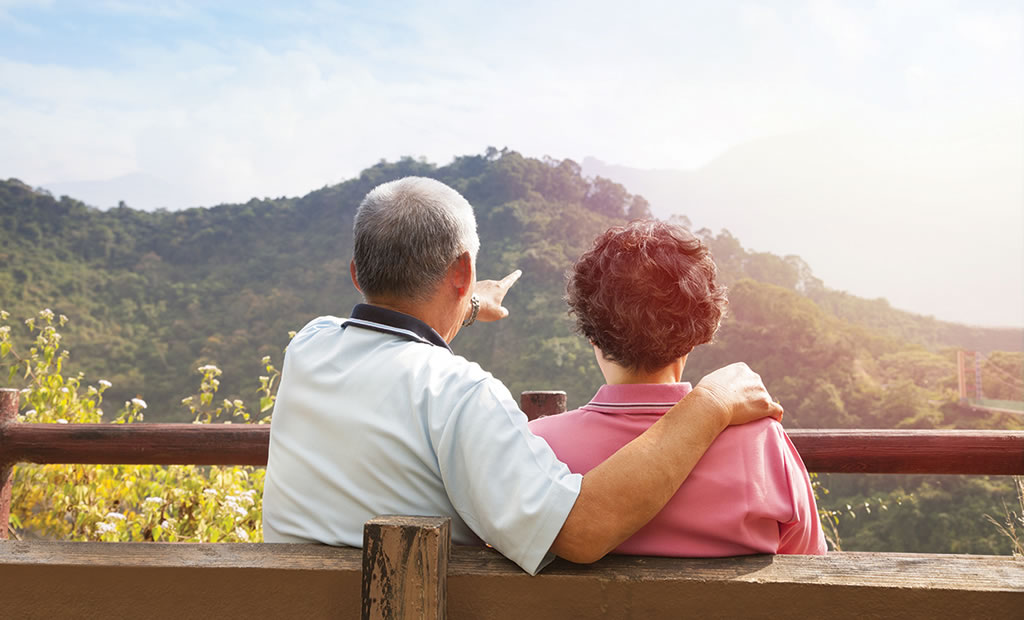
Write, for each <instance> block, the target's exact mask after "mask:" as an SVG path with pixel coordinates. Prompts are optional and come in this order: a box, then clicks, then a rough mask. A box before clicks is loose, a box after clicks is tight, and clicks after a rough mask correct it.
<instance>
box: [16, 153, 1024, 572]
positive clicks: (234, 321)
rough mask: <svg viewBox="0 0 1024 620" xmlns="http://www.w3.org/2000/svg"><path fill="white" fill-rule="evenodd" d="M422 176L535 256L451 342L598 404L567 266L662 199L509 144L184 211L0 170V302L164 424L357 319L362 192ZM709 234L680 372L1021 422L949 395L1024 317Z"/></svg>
mask: <svg viewBox="0 0 1024 620" xmlns="http://www.w3.org/2000/svg"><path fill="white" fill-rule="evenodd" d="M411 174H416V175H423V176H431V177H435V178H438V179H440V180H442V181H444V182H445V183H448V184H449V185H451V186H453V187H455V188H456V189H458V190H459V191H460V192H461V193H462V194H463V195H465V196H466V198H467V199H468V200H469V201H470V202H471V203H472V204H473V205H474V207H475V209H476V213H477V219H478V223H479V230H480V237H481V243H482V246H481V252H480V257H479V261H478V262H479V264H478V271H479V273H480V275H481V277H483V278H498V277H501V276H504V275H505V274H507V273H508V272H510V271H511V270H513V269H515V268H520V269H522V270H523V272H524V275H523V277H522V279H521V280H520V282H519V283H518V284H517V285H516V286H515V288H513V290H512V292H511V293H510V295H509V297H508V298H507V299H506V305H507V307H508V308H509V309H510V312H511V316H510V318H509V319H507V320H505V321H502V322H500V323H499V324H484V325H477V326H473V327H472V328H469V329H467V330H464V331H463V332H462V333H461V334H460V335H459V337H458V338H457V339H456V341H455V342H454V343H453V347H454V348H455V350H456V352H458V353H461V354H463V355H465V356H466V357H468V358H469V359H472V360H475V361H478V362H480V364H481V365H482V366H483V367H484V368H486V369H488V370H490V371H492V372H493V373H494V374H495V375H496V376H497V377H498V378H499V379H501V380H503V381H504V382H505V383H506V384H507V385H508V386H509V387H510V389H511V390H512V391H513V393H518V392H519V391H521V390H525V389H562V390H565V391H567V392H568V394H569V403H570V406H576V405H579V404H582V403H584V402H585V401H586V400H587V399H588V398H589V397H590V396H591V395H592V394H593V392H594V390H595V389H596V388H597V386H599V385H600V383H601V376H600V373H599V372H598V369H597V366H596V364H595V363H594V361H593V354H592V351H591V349H590V347H589V346H588V345H587V344H586V342H585V341H584V340H583V339H582V338H580V337H579V336H576V335H575V334H573V332H572V329H571V322H570V320H569V317H568V316H567V314H566V311H565V307H564V303H563V301H562V295H563V292H564V273H565V270H566V269H567V267H568V266H569V265H570V264H571V262H572V261H573V260H574V259H575V257H577V256H578V255H579V254H580V253H581V252H582V251H583V250H584V249H585V248H586V247H588V245H589V244H590V242H591V240H592V239H593V238H594V237H595V236H596V235H597V234H598V233H599V232H600V231H602V230H604V229H605V228H607V227H608V226H610V225H612V224H616V223H621V222H624V221H626V220H627V219H630V218H635V217H643V216H649V209H648V205H647V202H646V201H645V200H644V199H643V198H641V197H639V196H633V195H630V194H629V193H628V191H627V190H626V188H624V187H622V186H620V185H618V184H616V183H613V182H611V181H608V180H606V179H602V178H597V179H587V178H585V177H584V176H583V175H582V174H581V171H580V167H579V166H578V165H577V164H576V163H574V162H572V161H569V160H565V161H554V160H537V159H531V158H526V157H522V156H521V155H519V154H518V153H516V152H513V151H507V150H506V151H497V150H494V149H489V150H488V152H487V153H485V154H483V155H472V156H465V157H460V158H457V159H456V160H455V161H454V162H452V163H451V164H449V165H446V166H443V167H437V166H435V165H433V164H430V163H427V162H423V161H418V160H414V159H409V158H406V159H402V160H401V161H398V162H383V161H382V162H381V163H379V164H377V165H375V166H373V167H371V168H368V169H367V170H365V171H363V172H362V173H361V174H360V176H359V177H358V178H355V179H352V180H349V181H346V182H344V183H341V184H339V185H334V186H329V187H324V188H323V189H320V190H317V191H314V192H312V193H310V194H307V195H306V196H303V197H301V198H277V199H269V198H265V199H263V200H257V199H253V200H250V201H249V202H247V203H245V204H235V205H220V206H216V207H212V208H197V209H190V210H186V211H176V212H167V211H157V212H143V211H138V210H134V209H131V208H129V207H126V206H121V207H119V208H115V209H111V210H109V211H100V210H97V209H94V208H91V207H88V206H86V205H84V204H82V203H81V202H78V201H76V200H74V199H73V198H70V197H60V198H55V197H53V196H51V195H49V194H48V193H46V192H43V191H38V190H34V189H33V188H32V187H30V186H29V185H26V184H24V183H22V182H20V181H17V180H9V181H6V182H0V309H3V310H6V311H8V312H10V313H11V315H12V316H13V317H15V318H19V319H23V318H26V317H29V316H33V315H34V314H35V313H36V312H37V311H38V310H39V309H41V308H44V307H49V308H52V309H53V310H54V311H55V312H56V313H59V314H65V315H67V316H68V317H70V319H71V321H70V323H68V325H67V326H66V327H64V328H63V330H62V331H63V332H64V333H65V335H66V345H67V348H68V349H69V350H70V351H71V352H72V356H73V357H72V359H71V360H69V362H68V366H69V367H70V368H73V369H76V370H82V371H84V372H85V373H86V376H87V379H88V380H90V381H95V380H98V379H101V378H102V379H107V380H109V381H111V382H112V383H113V387H112V388H111V389H110V390H109V391H108V392H107V398H108V399H109V400H112V401H113V402H114V403H117V402H118V401H122V400H125V399H128V398H132V397H134V396H144V397H145V398H146V399H147V400H148V401H149V405H150V408H149V410H148V411H147V420H149V421H160V420H163V421H172V420H173V421H183V420H185V419H186V417H187V415H186V412H185V410H184V408H183V407H182V406H181V405H180V404H179V401H180V400H181V398H182V397H184V396H187V395H189V394H191V393H193V392H194V389H195V385H196V383H197V375H196V369H197V368H198V367H199V366H202V365H204V364H206V363H211V362H212V363H216V364H217V365H218V366H220V367H221V368H222V369H223V370H224V376H223V377H222V381H223V383H222V386H221V391H220V394H221V395H223V396H226V397H233V396H240V397H242V398H252V396H253V394H254V393H255V391H256V388H257V386H258V379H257V376H258V375H259V374H261V371H262V368H261V364H260V363H259V360H260V358H261V357H263V356H264V355H270V356H271V357H272V359H273V360H275V361H279V360H280V358H281V354H282V350H283V349H284V347H285V346H286V344H287V341H288V333H289V332H290V331H292V330H297V329H299V328H301V327H302V325H304V324H305V323H306V322H307V321H308V320H310V319H311V318H313V317H316V316H318V315H322V314H335V315H342V316H344V315H345V314H346V313H347V312H348V311H349V310H350V308H351V306H352V305H353V304H354V303H356V302H358V301H359V297H358V294H357V292H356V290H355V289H354V287H353V286H352V284H351V282H350V281H349V272H348V263H349V260H350V258H351V245H352V239H351V229H352V218H353V215H354V212H355V209H356V207H357V206H358V204H359V201H360V200H361V199H362V197H363V196H364V195H365V194H366V192H367V191H369V190H370V189H371V188H372V187H374V186H375V185H377V184H379V183H381V182H384V181H387V180H391V179H396V178H399V177H402V176H406V175H411ZM679 221H680V222H681V223H683V224H687V223H688V222H687V221H686V219H685V218H679ZM696 232H697V234H699V235H702V236H703V237H705V238H706V240H707V241H708V242H709V244H710V245H711V247H712V249H713V253H714V256H715V259H716V262H717V263H718V264H719V267H720V270H721V274H722V278H723V279H724V280H725V282H726V283H727V284H728V285H729V286H730V295H729V297H730V308H729V317H728V318H727V319H726V321H725V322H724V323H723V326H722V329H721V331H720V333H719V336H718V338H717V341H716V342H715V343H713V344H711V345H708V346H704V347H700V348H698V349H697V350H696V351H695V352H694V353H693V354H692V355H691V356H690V361H689V363H688V365H687V368H686V372H685V374H684V378H685V379H687V380H691V381H694V382H695V381H696V380H698V379H699V378H700V376H701V375H702V374H703V373H705V372H706V371H709V370H711V369H713V368H715V367H718V366H720V365H723V364H726V363H729V362H733V361H739V360H742V361H746V362H748V363H749V364H750V365H751V366H752V367H753V368H754V369H755V370H757V371H758V372H759V373H761V375H762V376H763V377H764V379H765V381H766V383H767V385H768V387H769V389H770V390H771V392H772V394H773V395H774V396H776V397H777V398H778V399H779V400H780V401H781V402H782V404H783V405H784V406H785V407H786V412H787V413H786V423H787V425H789V426H796V427H882V428H893V427H914V428H953V427H958V428H1022V427H1024V425H1022V424H1021V421H1022V420H1024V418H1022V417H1020V416H1014V415H1011V414H998V413H978V412H975V411H972V410H970V409H967V408H964V407H962V406H961V405H960V404H959V403H958V402H957V397H956V393H955V389H956V368H955V352H956V348H959V347H963V348H968V349H980V350H984V351H986V352H987V353H989V359H990V360H992V362H993V364H995V365H997V366H998V367H999V368H998V369H995V370H991V371H990V370H986V372H1008V373H1010V374H1011V375H1012V376H1017V377H1019V376H1020V373H1021V371H1020V369H1021V357H1022V354H1021V353H1020V351H1021V348H1022V346H1021V345H1022V343H1024V336H1022V330H1011V329H1002V330H997V329H983V328H971V327H966V326H959V325H953V324H949V323H942V322H939V321H935V320H934V319H931V318H928V317H921V316H916V315H912V314H909V313H906V312H902V311H899V310H896V309H893V308H891V307H890V306H889V305H888V304H887V303H885V302H884V301H882V300H874V301H869V300H864V299H859V298H857V297H854V296H851V295H848V294H845V293H840V292H837V291H832V290H830V289H828V288H827V286H826V285H825V283H822V282H821V281H820V280H818V279H817V278H815V277H814V275H813V273H812V271H811V268H810V267H809V266H808V265H806V264H805V263H804V262H803V261H802V260H801V259H800V258H798V257H796V256H786V257H779V256H775V255H772V254H766V253H754V252H748V251H746V250H745V249H744V248H743V247H742V244H741V242H740V240H738V239H736V238H735V237H733V236H732V235H731V234H730V233H729V232H728V231H724V230H723V231H720V232H718V233H714V232H712V231H709V230H700V231H696ZM12 334H13V332H12ZM13 335H14V337H15V338H21V337H22V334H13ZM999 351H1001V352H999ZM997 383H998V382H993V385H995V384H997ZM1004 383H1005V382H1004ZM986 385H987V383H986ZM998 389H1001V390H1003V392H999V393H998V394H996V393H993V394H991V397H992V398H1006V399H1017V400H1020V399H1022V396H1021V394H1020V393H1019V392H1020V390H1019V389H1017V388H1015V387H1014V386H1013V385H1010V386H1009V387H1007V386H1005V385H1003V387H1001V388H998ZM1015 389H1016V390H1017V391H1016V392H1014V390H1015ZM987 395H988V394H987ZM950 480H952V479H950ZM836 484H838V485H839V486H840V487H841V490H842V493H843V495H844V497H850V498H854V497H855V498H857V499H856V500H851V501H861V503H863V500H865V498H870V497H874V498H875V499H874V500H872V501H876V502H877V498H878V497H883V499H885V500H886V501H887V502H888V501H889V500H888V499H886V498H893V499H892V501H893V502H895V499H894V498H899V497H902V496H903V494H904V493H910V492H911V491H913V490H914V489H917V488H919V487H920V485H922V484H932V487H929V489H930V491H929V492H931V495H929V497H935V496H936V494H938V493H939V491H941V489H940V490H939V491H936V490H935V488H934V484H933V483H922V482H921V481H920V480H918V479H910V478H909V477H901V478H900V479H899V481H898V484H897V481H895V479H893V478H890V479H889V481H888V482H885V483H879V484H874V483H871V484H869V485H868V486H867V487H864V486H863V484H861V483H859V482H857V483H846V482H837V483H836ZM951 484H952V483H951ZM958 484H959V483H958ZM971 484H973V483H968V482H964V483H963V485H964V486H965V488H966V489H967V490H966V491H964V492H965V493H968V491H969V492H970V493H974V495H972V496H971V497H975V498H976V500H977V503H978V504H979V505H984V506H986V507H988V508H986V509H987V510H990V511H994V510H995V507H997V506H998V502H997V499H998V498H1005V497H1008V496H1007V495H1006V493H1007V492H1008V489H1009V485H1003V484H1002V483H1001V482H993V483H992V484H987V483H986V485H981V486H978V485H974V486H971ZM908 485H909V486H908ZM940 486H941V485H940ZM872 494H874V495H873V496H872ZM948 500H949V498H947V503H948ZM843 501H845V500H843ZM972 501H973V500H972ZM943 505H945V504H943ZM909 514H910V513H909V509H907V510H902V511H901V510H890V511H888V515H887V516H886V517H885V520H880V521H878V523H887V524H889V525H887V526H885V527H883V526H882V525H879V526H877V528H876V529H875V530H870V531H868V530H864V532H865V533H863V537H862V538H855V540H858V541H861V543H860V544H861V545H862V548H879V546H883V545H884V547H883V548H889V549H896V548H903V549H906V550H922V549H925V548H927V549H930V550H936V549H935V548H934V547H929V546H928V545H930V544H933V543H934V542H935V540H941V539H942V537H943V536H944V535H945V534H944V532H946V531H947V530H948V529H949V528H950V527H951V525H950V523H956V521H955V519H954V520H952V521H951V520H950V519H949V518H945V519H942V518H939V517H938V516H936V518H935V522H934V523H933V524H932V526H928V527H924V526H921V525H918V526H915V527H917V528H918V529H917V534H916V536H917V538H918V539H922V540H926V541H925V542H920V543H917V542H906V544H903V543H901V542H900V541H907V540H910V539H909V538H906V537H903V538H899V539H896V538H895V536H896V533H897V532H898V531H905V530H906V529H907V526H905V525H901V524H903V521H902V519H904V518H905V517H907V516H908V515H909ZM901 515H902V516H901ZM965 518H966V519H974V520H975V521H977V524H976V527H975V529H977V530H978V535H977V536H975V537H974V538H972V539H971V540H972V541H973V542H971V543H970V544H966V546H964V545H962V546H960V547H956V548H957V549H958V550H961V551H971V552H1000V551H999V540H998V536H996V535H994V534H993V533H992V532H989V530H991V529H992V528H991V527H990V526H988V524H985V523H983V522H982V521H981V519H980V515H978V514H975V515H974V516H973V517H965ZM864 523H867V522H863V523H862V522H858V523H857V524H856V528H859V529H857V530H856V531H858V532H860V530H862V529H864V528H865V527H866V526H865V525H864ZM878 528H881V529H882V530H885V532H889V534H885V533H879V531H876V530H877V529H878ZM886 528H888V529H886ZM900 528H902V530H901V529H900ZM929 528H930V529H929ZM943 528H944V529H943ZM900 536H901V537H902V536H903V534H900ZM915 540H917V539H915ZM863 541H868V542H863ZM877 541H882V542H877ZM927 541H931V542H927ZM950 545H952V543H949V544H948V545H947V546H946V547H944V548H946V549H950V548H953V547H951V546H950Z"/></svg>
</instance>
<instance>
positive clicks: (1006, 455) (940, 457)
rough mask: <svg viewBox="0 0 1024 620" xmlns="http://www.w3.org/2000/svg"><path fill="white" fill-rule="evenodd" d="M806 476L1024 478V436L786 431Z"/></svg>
mask: <svg viewBox="0 0 1024 620" xmlns="http://www.w3.org/2000/svg"><path fill="white" fill-rule="evenodd" d="M788 433H789V436H790V438H791V439H792V440H793V445H795V446H796V449H797V451H798V452H800V457H801V458H802V459H803V461H804V464H805V465H806V466H807V469H808V470H809V471H814V472H823V473H825V472H830V473H848V474H978V475H1020V474H1024V431H971V430H938V431H931V430H929V431H922V430H821V429H815V430H804V429H793V430H790V431H788Z"/></svg>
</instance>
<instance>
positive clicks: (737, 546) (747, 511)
mask: <svg viewBox="0 0 1024 620" xmlns="http://www.w3.org/2000/svg"><path fill="white" fill-rule="evenodd" d="M689 389H690V386H689V384H686V383H674V384H640V385H637V384H624V385H605V386H604V387H602V388H601V389H600V390H599V391H598V393H597V395H596V396H595V397H594V399H593V400H592V401H591V402H590V403H588V404H587V405H586V406H584V407H583V408H581V409H577V410H575V411H570V412H567V413H563V414H560V415H556V416H549V417H546V418H541V419H538V420H534V421H532V422H531V423H530V430H531V431H533V432H534V433H535V434H537V435H539V436H541V437H543V438H544V439H545V440H547V442H548V444H549V445H550V446H551V448H552V449H553V450H554V452H555V454H556V455H557V456H558V458H559V459H560V460H562V461H563V462H564V463H566V464H567V465H568V466H569V469H571V470H572V471H573V472H578V473H586V472H587V471H589V470H591V469H593V468H594V467H596V466H597V465H598V464H600V463H601V462H602V461H604V460H605V459H607V458H608V457H610V456H611V455H612V454H614V453H615V452H616V451H617V450H618V449H619V448H621V447H622V446H624V445H625V444H627V443H628V442H629V441H631V440H633V439H634V438H636V437H637V436H638V435H640V434H641V433H642V432H644V431H645V430H646V429H647V428H648V427H650V426H651V425H652V424H654V423H655V422H657V421H658V419H659V418H660V417H661V414H663V413H664V412H665V411H667V410H668V409H669V408H670V407H671V406H672V405H674V404H675V403H676V402H677V401H678V400H680V399H681V398H682V397H683V396H685V395H686V393H687V392H688V391H689ZM615 551H616V552H617V553H627V554H634V555H665V556H683V557H686V556H688V557H720V556H731V555H746V554H755V553H791V554H822V553H825V551H826V547H825V538H824V535H823V533H822V531H821V526H820V523H819V521H818V515H817V508H816V506H815V502H814V495H813V492H812V490H811V483H810V479H809V477H808V475H807V470H806V468H805V467H804V465H803V462H802V461H801V460H800V455H799V454H798V453H797V452H796V449H795V448H794V447H793V444H792V443H791V442H790V440H789V437H788V436H786V433H785V431H784V430H783V429H782V425H781V424H779V423H778V422H775V421H774V420H769V419H766V420H761V421H758V422H754V423H751V424H747V425H744V426H735V427H730V428H729V429H726V430H725V431H724V432H723V433H722V434H721V435H719V437H718V439H717V440H716V441H715V443H714V444H712V445H711V447H710V448H709V449H708V451H707V452H706V453H705V455H704V457H703V458H702V459H701V460H700V462H699V463H698V464H697V466H696V467H695V468H694V469H693V471H692V472H691V473H690V475H689V477H687V479H686V481H685V482H684V483H683V485H682V486H681V487H680V488H679V490H678V491H677V492H676V494H675V496H674V497H673V498H672V499H671V500H670V501H669V503H668V504H667V505H666V506H665V508H664V509H663V510H662V511H661V512H660V513H658V515H657V516H655V517H654V519H652V520H651V522H650V523H648V524H647V525H646V526H644V527H643V528H642V529H641V530H640V531H638V532H637V533H636V534H635V535H634V536H633V537H631V538H629V539H628V540H626V541H625V542H624V543H623V544H622V545H620V546H619V547H618V548H617V549H616V550H615Z"/></svg>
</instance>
